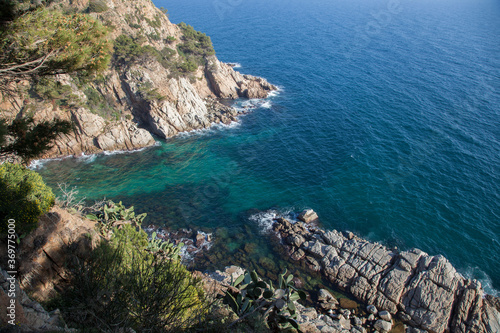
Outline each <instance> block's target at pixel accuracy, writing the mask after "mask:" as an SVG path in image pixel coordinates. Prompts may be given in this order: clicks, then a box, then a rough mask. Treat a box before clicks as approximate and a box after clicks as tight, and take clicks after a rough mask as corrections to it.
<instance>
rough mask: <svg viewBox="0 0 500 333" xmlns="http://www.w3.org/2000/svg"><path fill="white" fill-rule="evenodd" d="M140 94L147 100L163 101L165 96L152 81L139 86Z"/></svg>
mask: <svg viewBox="0 0 500 333" xmlns="http://www.w3.org/2000/svg"><path fill="white" fill-rule="evenodd" d="M138 91H139V94H140V95H141V97H142V99H143V100H145V101H147V102H153V101H163V100H164V99H165V96H163V95H162V94H160V93H159V92H158V88H153V85H152V84H151V83H150V82H146V83H144V84H142V85H141V86H140V87H139V90H138Z"/></svg>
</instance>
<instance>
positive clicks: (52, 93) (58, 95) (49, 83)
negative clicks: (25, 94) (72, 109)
mask: <svg viewBox="0 0 500 333" xmlns="http://www.w3.org/2000/svg"><path fill="white" fill-rule="evenodd" d="M32 93H34V94H35V95H36V96H38V97H39V98H41V99H42V100H54V101H56V102H57V104H58V105H60V106H69V105H75V104H78V103H79V102H80V98H79V97H78V96H77V95H75V94H73V90H72V89H71V87H70V86H69V85H67V84H62V83H61V82H59V81H56V80H54V79H53V78H48V77H44V78H40V79H39V80H37V81H34V83H33V86H32Z"/></svg>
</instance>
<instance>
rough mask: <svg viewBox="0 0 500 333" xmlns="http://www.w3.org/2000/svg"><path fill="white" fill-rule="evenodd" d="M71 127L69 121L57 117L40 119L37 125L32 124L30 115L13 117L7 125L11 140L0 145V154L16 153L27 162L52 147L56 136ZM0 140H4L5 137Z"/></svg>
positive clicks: (68, 130) (65, 132) (66, 131)
mask: <svg viewBox="0 0 500 333" xmlns="http://www.w3.org/2000/svg"><path fill="white" fill-rule="evenodd" d="M71 128H72V125H71V123H70V122H68V121H65V120H59V119H56V120H53V121H42V122H40V123H38V124H37V125H34V120H33V118H32V117H26V118H18V119H15V120H14V121H13V122H12V124H11V125H9V126H8V127H7V130H8V134H9V135H10V136H11V137H12V138H13V141H12V142H10V143H9V144H6V145H3V146H1V147H0V155H5V154H11V153H13V154H17V155H19V156H20V157H22V158H23V160H24V161H25V162H26V163H27V162H28V161H29V160H30V159H32V158H35V157H38V156H40V155H41V154H43V153H44V152H46V151H47V150H49V149H50V148H52V146H53V142H54V140H55V139H56V138H57V136H58V135H59V134H61V133H64V134H67V133H69V132H70V130H71ZM1 141H4V142H5V139H3V140H1V139H0V142H1Z"/></svg>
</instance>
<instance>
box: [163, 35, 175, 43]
mask: <svg viewBox="0 0 500 333" xmlns="http://www.w3.org/2000/svg"><path fill="white" fill-rule="evenodd" d="M176 40H177V38H175V37H174V36H167V38H165V42H166V43H172V42H175V41H176Z"/></svg>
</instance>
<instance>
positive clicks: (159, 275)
mask: <svg viewBox="0 0 500 333" xmlns="http://www.w3.org/2000/svg"><path fill="white" fill-rule="evenodd" d="M100 214H101V215H100V217H101V218H100V219H99V223H98V225H101V226H100V227H99V230H101V231H102V232H104V231H106V232H105V233H106V234H108V232H109V233H111V236H110V237H109V238H108V239H109V240H108V241H101V242H100V243H99V245H98V246H97V247H96V248H95V249H94V250H93V251H92V252H91V254H90V255H89V256H88V258H87V259H86V260H85V261H83V262H80V263H79V264H77V265H75V266H73V267H72V270H71V272H72V275H71V277H72V279H71V283H70V286H69V287H68V288H67V289H65V291H64V292H62V293H61V294H60V295H59V296H58V297H57V298H55V299H53V300H51V301H50V302H49V303H48V306H49V307H51V308H52V307H57V308H59V309H60V310H61V311H62V313H63V316H64V318H65V319H66V320H67V322H68V324H70V326H71V327H75V328H85V329H86V330H87V331H96V332H97V331H103V330H105V331H113V330H114V329H116V328H117V327H121V328H133V329H134V330H136V331H137V332H152V331H153V332H166V331H179V330H184V329H187V328H189V327H191V326H193V325H195V324H197V323H198V322H199V321H200V319H202V318H204V316H206V313H207V311H208V309H209V304H210V303H209V302H208V300H207V297H206V295H205V292H204V290H203V288H202V286H201V282H200V280H199V279H197V278H195V277H193V275H192V274H191V273H190V272H189V271H188V270H187V269H186V267H185V266H183V265H182V264H181V262H180V258H179V257H178V256H172V255H166V254H165V252H164V251H163V250H161V249H158V248H157V247H154V246H152V245H151V244H152V242H153V243H154V239H152V240H148V236H147V234H146V233H145V232H144V231H143V230H142V229H140V228H139V227H138V226H134V225H132V224H123V225H113V222H119V221H122V222H123V221H124V220H123V219H125V218H129V217H130V216H131V215H132V214H133V207H131V208H128V209H127V208H124V207H123V206H122V205H121V204H113V203H109V206H108V204H106V205H105V206H104V207H103V211H102V212H101V213H100ZM121 214H125V215H121ZM142 218H143V216H142ZM137 220H141V218H139V216H138V219H136V220H135V221H137ZM129 222H130V221H129ZM111 225H113V226H112V227H110V226H111ZM153 248H154V249H156V250H152V249H153Z"/></svg>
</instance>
